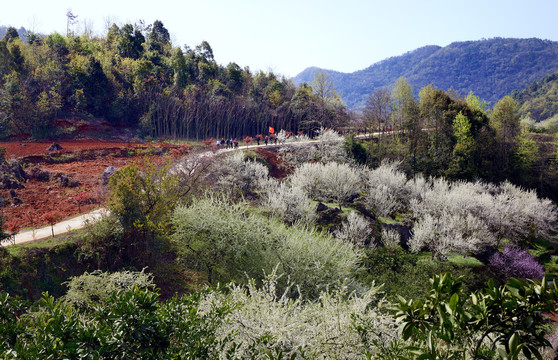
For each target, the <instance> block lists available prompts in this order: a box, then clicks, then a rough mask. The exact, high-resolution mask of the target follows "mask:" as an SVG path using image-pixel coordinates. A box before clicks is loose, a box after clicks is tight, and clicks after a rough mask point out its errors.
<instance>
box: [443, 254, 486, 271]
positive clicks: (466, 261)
mask: <svg viewBox="0 0 558 360" xmlns="http://www.w3.org/2000/svg"><path fill="white" fill-rule="evenodd" d="M448 261H449V262H450V263H452V264H455V265H462V266H468V267H472V268H474V267H482V266H484V264H483V263H482V262H481V261H480V260H479V259H476V258H474V257H472V256H463V255H448Z"/></svg>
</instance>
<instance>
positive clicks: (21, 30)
mask: <svg viewBox="0 0 558 360" xmlns="http://www.w3.org/2000/svg"><path fill="white" fill-rule="evenodd" d="M8 28H9V26H4V25H0V40H1V39H3V38H4V35H6V31H8ZM17 33H18V35H19V37H20V38H21V40H23V41H24V42H25V41H26V40H27V39H26V38H25V34H27V30H26V29H25V28H24V27H20V28H19V29H18V30H17Z"/></svg>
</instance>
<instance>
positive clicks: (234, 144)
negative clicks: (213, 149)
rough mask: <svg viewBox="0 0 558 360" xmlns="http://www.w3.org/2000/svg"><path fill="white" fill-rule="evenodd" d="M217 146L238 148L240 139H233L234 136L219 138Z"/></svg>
mask: <svg viewBox="0 0 558 360" xmlns="http://www.w3.org/2000/svg"><path fill="white" fill-rule="evenodd" d="M217 147H218V148H221V147H224V148H225V149H238V140H237V139H234V140H233V139H232V138H231V139H228V140H225V138H221V140H217Z"/></svg>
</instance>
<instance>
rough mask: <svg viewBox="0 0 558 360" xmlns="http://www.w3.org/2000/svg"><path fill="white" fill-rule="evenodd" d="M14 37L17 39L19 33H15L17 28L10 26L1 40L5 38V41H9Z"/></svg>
mask: <svg viewBox="0 0 558 360" xmlns="http://www.w3.org/2000/svg"><path fill="white" fill-rule="evenodd" d="M15 39H19V34H18V33H17V29H16V28H15V27H13V26H10V27H8V29H7V30H6V34H5V35H4V37H3V38H2V40H5V41H6V42H7V43H9V42H12V41H13V40H15Z"/></svg>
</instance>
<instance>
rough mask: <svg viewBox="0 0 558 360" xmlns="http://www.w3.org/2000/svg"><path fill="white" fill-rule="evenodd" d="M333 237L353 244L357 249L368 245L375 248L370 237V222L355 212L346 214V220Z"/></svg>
mask: <svg viewBox="0 0 558 360" xmlns="http://www.w3.org/2000/svg"><path fill="white" fill-rule="evenodd" d="M335 237H336V238H337V239H339V240H341V241H346V242H350V243H353V244H355V245H357V246H359V247H364V246H366V245H368V246H369V247H372V248H373V247H376V244H375V243H374V238H373V237H372V229H371V228H370V222H369V221H368V220H366V218H365V217H364V216H362V215H359V214H358V213H356V212H355V211H351V212H350V213H349V214H347V220H346V221H344V222H343V225H342V226H341V229H339V230H338V231H337V232H336V233H335Z"/></svg>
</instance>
